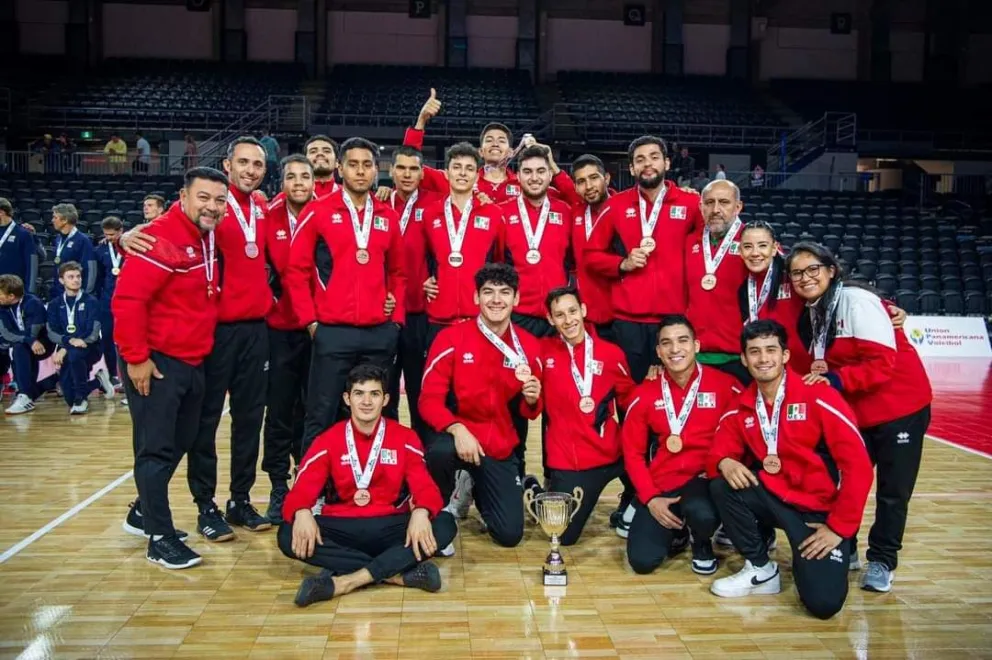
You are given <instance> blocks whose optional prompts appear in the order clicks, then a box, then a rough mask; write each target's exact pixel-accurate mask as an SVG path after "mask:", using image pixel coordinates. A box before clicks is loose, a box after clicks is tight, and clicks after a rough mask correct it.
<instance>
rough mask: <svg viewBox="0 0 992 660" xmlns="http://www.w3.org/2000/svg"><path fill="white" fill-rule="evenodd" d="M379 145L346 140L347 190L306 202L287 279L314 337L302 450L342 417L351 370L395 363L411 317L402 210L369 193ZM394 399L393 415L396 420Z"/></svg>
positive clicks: (344, 168)
mask: <svg viewBox="0 0 992 660" xmlns="http://www.w3.org/2000/svg"><path fill="white" fill-rule="evenodd" d="M378 154H379V147H377V146H376V145H374V144H372V143H371V142H369V141H368V140H366V139H364V138H351V139H349V140H347V141H346V142H345V143H344V144H342V145H341V165H340V169H341V178H342V181H343V185H342V189H341V190H340V191H338V192H336V193H332V194H330V195H327V196H325V197H322V198H320V199H318V200H316V201H314V202H312V203H310V204H308V205H307V207H306V209H304V212H303V217H302V218H301V219H300V225H299V227H297V230H296V236H295V237H294V238H293V244H292V247H291V249H290V257H289V268H288V269H287V271H286V277H285V285H286V288H287V289H288V290H289V295H290V299H291V300H292V305H293V311H294V313H295V314H296V317H297V318H299V319H300V321H301V322H302V323H304V324H306V326H307V329H308V330H309V332H310V336H311V337H312V338H313V349H312V350H313V359H312V360H311V363H310V381H309V384H308V387H307V403H306V420H305V422H304V431H303V451H304V453H306V450H307V448H308V447H309V446H310V443H311V442H313V439H314V438H316V437H317V436H318V435H319V434H320V433H322V432H323V431H324V430H326V429H327V428H328V427H330V426H331V425H332V424H334V422H336V421H337V420H338V416H339V409H340V405H341V395H342V394H343V393H344V386H345V381H346V380H347V377H348V372H349V371H351V369H352V368H354V367H356V366H357V365H359V364H362V363H366V362H367V363H372V364H375V365H378V366H380V367H383V368H385V369H387V370H388V369H389V368H390V367H392V365H393V364H394V361H395V359H396V347H397V342H398V341H399V333H400V326H402V325H403V323H404V321H405V315H406V310H405V303H406V293H407V291H406V276H405V273H404V263H403V261H404V256H403V237H402V235H401V233H400V222H399V217H398V216H397V214H396V212H394V211H393V209H391V208H390V207H389V205H387V204H385V203H383V202H380V201H378V200H377V199H375V197H374V196H373V195H371V194H370V192H369V191H370V189H371V187H372V184H373V183H375V180H376V177H377V175H378V164H377V158H378ZM396 413H397V407H396V405H395V404H389V405H387V408H386V414H387V416H389V417H391V418H393V419H395V418H396Z"/></svg>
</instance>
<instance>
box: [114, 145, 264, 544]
mask: <svg viewBox="0 0 992 660" xmlns="http://www.w3.org/2000/svg"><path fill="white" fill-rule="evenodd" d="M224 167H225V168H226V170H227V174H228V181H229V185H228V194H227V215H226V216H225V222H222V223H221V224H219V225H218V227H217V231H216V241H217V249H218V250H219V258H220V260H221V267H220V268H219V269H218V288H219V289H220V293H221V295H220V296H219V298H220V300H219V304H220V308H219V311H218V323H217V326H216V337H215V341H214V345H213V349H212V350H211V352H210V355H209V356H208V357H207V359H206V360H205V361H204V366H203V368H204V382H205V387H206V391H205V394H204V398H203V411H202V413H201V415H200V429H199V431H198V432H197V439H196V442H194V444H193V446H192V447H191V448H190V450H189V459H188V464H189V470H188V471H187V481H188V483H189V489H190V492H191V493H192V494H193V500H194V501H195V502H196V506H197V508H198V509H199V511H200V514H199V516H198V517H197V532H199V533H200V534H201V535H203V537H204V538H206V539H207V540H208V541H213V542H220V541H230V540H231V539H233V538H234V530H233V529H231V525H238V526H241V527H244V528H246V529H248V530H250V531H253V532H258V531H262V530H266V529H269V528H270V527H271V526H272V523H271V522H269V519H268V518H266V517H265V516H263V515H261V514H260V513H259V512H258V511H257V510H256V509H255V507H254V506H252V504H251V499H250V491H251V488H252V486H254V485H255V476H256V466H257V464H258V453H259V445H260V444H261V443H260V436H261V432H262V420H263V418H264V415H265V396H266V392H267V390H268V369H269V334H268V328H267V327H266V325H265V317H266V316H267V315H268V313H269V310H270V309H271V308H272V305H273V300H272V294H271V291H270V290H269V282H268V272H267V268H266V256H265V255H266V251H265V249H266V240H267V235H268V231H267V225H268V220H267V219H266V217H265V209H266V206H267V205H266V202H265V199H264V197H262V195H261V193H259V192H257V188H258V186H259V185H261V183H262V179H263V177H264V176H265V149H264V148H263V147H262V146H261V145H260V144H259V142H258V140H256V139H255V138H251V137H240V138H237V139H236V140H234V142H232V143H231V144H230V145H229V146H228V150H227V158H226V159H225V161H224ZM156 222H157V221H156ZM152 226H154V222H153V223H152ZM136 238H137V237H136V236H133V235H132V236H131V237H128V244H129V248H130V249H134V250H135V251H136V252H139V250H138V249H137V245H134V246H132V245H131V243H132V242H134V241H135V239H136ZM146 246H147V243H146ZM139 253H140V252H139ZM228 393H230V411H231V488H230V492H231V497H230V499H229V500H228V501H227V507H226V512H225V513H221V511H220V510H219V509H218V507H217V505H216V503H215V502H214V498H215V497H216V492H217V428H218V426H219V425H220V419H221V416H222V415H223V412H224V400H225V398H226V397H227V395H228ZM129 401H130V399H129Z"/></svg>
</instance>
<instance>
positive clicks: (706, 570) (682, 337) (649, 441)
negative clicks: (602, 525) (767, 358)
mask: <svg viewBox="0 0 992 660" xmlns="http://www.w3.org/2000/svg"><path fill="white" fill-rule="evenodd" d="M657 350H658V357H659V358H661V364H662V367H663V370H662V373H661V375H660V377H659V378H658V379H657V380H655V381H645V382H644V383H643V384H641V385H640V387H638V388H637V391H636V392H635V395H634V396H635V398H634V401H633V403H631V404H630V407H629V408H628V409H627V415H626V417H625V418H624V422H623V458H624V464H625V465H626V467H627V474H629V475H630V479H631V481H632V482H633V483H634V488H635V489H636V491H637V499H636V503H635V504H634V508H635V515H634V519H633V521H632V522H631V525H630V533H629V535H628V537H627V561H629V562H630V566H631V568H633V569H634V572H636V573H651V572H653V571H654V570H655V569H656V568H658V567H659V566H661V563H662V562H663V561H664V560H665V558H666V557H668V556H670V555H671V554H674V552H678V551H680V550H682V549H684V548H685V544H686V543H687V542H688V540H689V537H688V532H689V531H691V532H692V537H691V538H692V540H693V541H692V570H693V572H694V573H698V574H700V575H711V574H713V573H716V569H717V559H716V555H714V554H713V544H712V541H711V539H712V537H713V533H714V532H715V531H716V528H717V525H718V524H719V519H718V517H717V512H716V508H715V507H714V506H713V501H712V500H711V499H710V494H709V481H708V480H707V479H706V478H705V475H704V472H705V470H706V458H707V456H708V453H709V450H710V446H711V445H712V444H713V436H714V435H715V434H716V429H717V426H719V424H720V419H721V417H722V416H723V415H724V414H725V413H726V412H727V410H728V409H730V407H731V405H733V404H736V398H737V395H738V394H740V388H739V387H738V385H737V383H736V381H735V380H734V379H733V377H731V376H728V375H727V374H724V373H722V372H720V371H717V370H716V369H713V368H710V367H704V366H702V365H701V364H699V363H698V362H697V361H696V354H697V353H698V352H699V340H698V339H697V338H696V330H695V328H694V327H693V325H692V323H690V322H689V319H687V318H686V317H684V316H682V315H679V314H673V315H671V316H666V317H664V318H663V319H662V320H661V329H660V330H659V331H658V349H657Z"/></svg>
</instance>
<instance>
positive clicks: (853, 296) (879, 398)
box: [786, 241, 933, 592]
mask: <svg viewBox="0 0 992 660" xmlns="http://www.w3.org/2000/svg"><path fill="white" fill-rule="evenodd" d="M786 270H787V272H788V275H789V278H790V279H791V281H792V286H793V288H794V289H795V291H796V293H797V294H798V295H799V296H800V297H801V298H802V299H803V300H805V301H806V312H805V313H804V315H803V316H802V317H801V318H800V321H799V334H800V337H801V338H802V340H803V343H804V344H805V345H807V346H809V347H810V353H811V354H812V357H813V363H812V366H811V367H810V371H809V373H807V374H806V376H805V378H804V380H805V382H806V383H808V384H812V383H816V382H826V383H830V384H831V385H832V386H834V387H835V388H836V389H838V390H839V391H840V392H841V393H842V394H843V395H844V398H845V399H846V400H847V402H848V403H849V404H850V405H851V407H852V408H853V409H854V412H855V414H856V415H857V418H858V425H859V426H860V428H861V434H862V436H863V437H864V439H865V444H866V445H867V447H868V453H869V455H870V456H871V458H872V461H873V462H874V463H875V465H876V470H877V480H878V484H877V488H876V510H875V523H874V524H873V525H872V528H871V532H869V535H868V553H867V557H868V566H867V568H866V570H865V573H864V575H863V576H862V579H861V587H862V589H865V590H868V591H880V592H887V591H889V590H890V589H891V588H892V578H893V573H894V572H895V569H896V566H897V563H898V556H897V555H898V552H899V549H900V548H902V536H903V532H904V531H905V529H906V513H907V509H908V505H909V499H910V497H911V496H912V494H913V487H914V486H915V484H916V475H917V473H918V472H919V469H920V460H921V457H922V454H923V437H924V435H925V433H926V430H927V427H928V426H929V425H930V402H931V400H932V399H933V392H932V390H931V388H930V380H929V378H928V377H927V374H926V371H925V370H924V368H923V363H922V362H921V360H920V357H919V355H918V354H917V353H916V349H914V348H913V347H912V346H911V345H910V343H909V341H908V340H907V339H906V335H905V334H904V333H903V332H901V331H896V330H894V329H893V328H892V323H891V321H890V319H889V317H888V314H887V313H886V310H885V306H884V304H883V302H882V299H881V298H880V297H879V296H878V295H877V294H876V293H875V292H874V291H872V290H871V289H870V288H868V287H866V286H863V285H861V284H858V283H853V282H845V281H844V272H843V269H842V267H841V265H840V264H839V263H838V262H837V259H836V257H834V255H833V253H832V252H831V251H830V250H829V249H828V248H826V247H824V246H822V245H820V244H818V243H813V242H806V241H803V242H800V243H797V244H796V245H795V246H794V247H793V248H792V252H791V253H790V254H789V258H788V259H787V260H786Z"/></svg>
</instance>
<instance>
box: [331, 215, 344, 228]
mask: <svg viewBox="0 0 992 660" xmlns="http://www.w3.org/2000/svg"><path fill="white" fill-rule="evenodd" d="M342 222H344V218H342V217H341V214H340V213H332V214H331V224H332V225H340V224H341V223H342Z"/></svg>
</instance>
